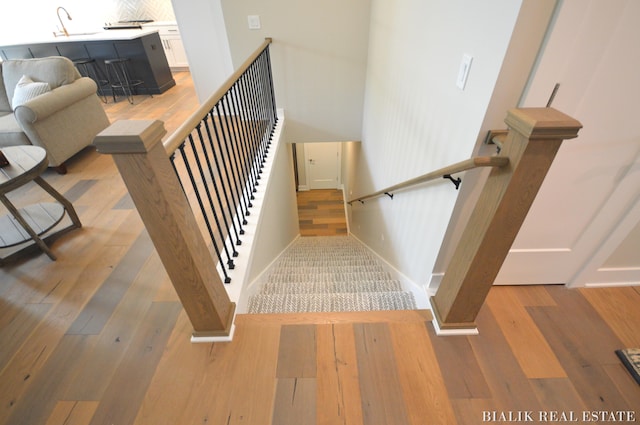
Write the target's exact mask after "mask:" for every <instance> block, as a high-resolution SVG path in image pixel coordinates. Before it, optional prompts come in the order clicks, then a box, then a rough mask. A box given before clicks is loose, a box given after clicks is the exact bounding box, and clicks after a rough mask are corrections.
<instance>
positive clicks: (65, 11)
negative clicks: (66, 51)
mask: <svg viewBox="0 0 640 425" xmlns="http://www.w3.org/2000/svg"><path fill="white" fill-rule="evenodd" d="M60 9H62V10H64V13H66V14H67V19H68V20H70V21H71V20H73V18H71V15H69V12H67V9H65V8H64V7H62V6H60V7H58V8H57V9H56V14H57V15H58V20H59V21H60V25H62V32H63V33H64V35H66V36H67V37H69V32H68V31H67V28H66V27H65V26H64V24H63V23H62V18H61V17H60ZM54 35H55V33H54Z"/></svg>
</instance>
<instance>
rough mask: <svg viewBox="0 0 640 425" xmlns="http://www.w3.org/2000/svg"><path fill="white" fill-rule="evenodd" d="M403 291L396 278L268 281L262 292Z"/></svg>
mask: <svg viewBox="0 0 640 425" xmlns="http://www.w3.org/2000/svg"><path fill="white" fill-rule="evenodd" d="M391 291H402V286H401V285H400V282H398V281H396V280H374V281H370V280H364V281H352V282H342V281H340V282H325V281H319V282H268V283H266V284H265V285H264V286H263V287H262V288H261V290H260V294H311V293H314V292H315V293H332V292H340V293H346V292H353V293H356V292H391Z"/></svg>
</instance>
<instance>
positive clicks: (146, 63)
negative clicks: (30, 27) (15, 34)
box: [0, 29, 176, 94]
mask: <svg viewBox="0 0 640 425" xmlns="http://www.w3.org/2000/svg"><path fill="white" fill-rule="evenodd" d="M0 55H1V56H2V59H4V60H7V59H28V58H42V57H46V56H65V57H68V58H69V59H71V60H76V59H81V58H83V59H86V58H89V59H95V60H96V64H97V65H98V67H100V68H101V69H102V71H103V73H104V74H105V75H106V72H105V65H104V61H105V60H106V59H113V58H129V60H130V67H131V71H132V74H133V75H134V77H135V78H137V79H141V80H144V83H145V86H146V87H147V90H148V91H149V93H151V94H161V93H164V92H165V91H166V90H168V89H170V88H171V87H173V86H175V85H176V82H175V80H174V79H173V75H172V74H171V70H170V68H169V64H168V60H167V57H166V55H165V52H164V49H163V42H162V41H161V39H160V36H159V34H158V30H157V29H136V30H111V31H102V32H99V33H95V34H90V35H86V36H71V37H56V38H52V39H50V40H34V41H33V42H30V43H15V44H12V45H5V46H0Z"/></svg>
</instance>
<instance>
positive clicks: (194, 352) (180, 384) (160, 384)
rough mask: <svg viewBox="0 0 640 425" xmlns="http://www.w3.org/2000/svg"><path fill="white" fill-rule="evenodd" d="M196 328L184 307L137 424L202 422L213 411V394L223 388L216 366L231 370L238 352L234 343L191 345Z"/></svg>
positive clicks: (157, 424)
mask: <svg viewBox="0 0 640 425" xmlns="http://www.w3.org/2000/svg"><path fill="white" fill-rule="evenodd" d="M192 331H193V328H192V327H191V323H190V322H189V319H188V317H187V315H186V313H185V312H184V310H183V311H181V312H180V315H179V316H178V319H177V322H176V326H175V327H174V329H173V332H172V334H171V336H170V338H169V340H168V342H167V346H166V347H165V352H164V354H163V355H162V358H161V360H160V363H159V364H158V368H157V371H156V373H155V374H154V376H153V379H152V381H151V383H150V384H149V387H148V389H147V392H146V393H145V396H144V399H143V401H142V403H141V406H140V410H139V412H138V415H137V417H136V420H135V424H136V425H143V424H144V425H174V424H182V423H185V424H188V423H194V424H195V423H202V422H203V418H204V417H207V415H208V414H209V412H210V409H211V406H210V405H208V404H209V398H210V394H211V393H212V392H213V391H214V388H220V387H219V385H220V378H221V377H220V376H219V375H218V374H219V373H220V371H219V370H216V369H215V368H214V365H216V366H218V367H219V368H220V369H221V370H222V371H224V370H227V369H228V368H229V367H230V366H229V365H230V363H231V361H232V359H233V354H234V353H233V350H230V349H228V348H230V346H231V344H191V343H190V341H189V336H190V335H191V332H192ZM220 348H225V349H224V350H219V349H220ZM177 365H179V367H177ZM167 388H171V391H167ZM198 401H201V403H198ZM213 423H216V422H213ZM217 423H224V422H223V421H222V420H219V421H217Z"/></svg>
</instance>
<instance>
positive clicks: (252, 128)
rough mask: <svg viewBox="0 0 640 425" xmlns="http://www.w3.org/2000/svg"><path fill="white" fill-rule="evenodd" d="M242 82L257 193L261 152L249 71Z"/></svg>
mask: <svg viewBox="0 0 640 425" xmlns="http://www.w3.org/2000/svg"><path fill="white" fill-rule="evenodd" d="M241 82H242V87H243V91H244V96H243V97H242V100H243V102H244V111H245V121H246V122H247V126H248V128H249V137H248V139H247V143H248V145H249V146H248V148H249V151H250V154H251V168H252V169H253V174H254V176H255V178H254V192H255V191H256V190H257V189H256V188H255V186H259V185H260V182H259V180H260V172H261V171H260V161H259V157H258V156H259V151H258V148H257V145H256V143H255V141H256V134H257V133H256V132H257V128H256V122H255V117H254V111H253V105H252V104H251V103H250V102H249V99H250V98H251V86H250V84H249V82H250V74H249V72H248V70H247V72H245V73H244V74H243V78H242V79H241Z"/></svg>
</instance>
